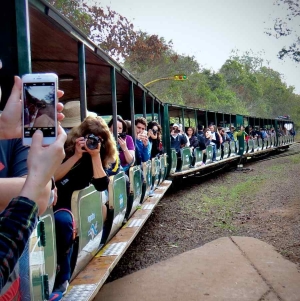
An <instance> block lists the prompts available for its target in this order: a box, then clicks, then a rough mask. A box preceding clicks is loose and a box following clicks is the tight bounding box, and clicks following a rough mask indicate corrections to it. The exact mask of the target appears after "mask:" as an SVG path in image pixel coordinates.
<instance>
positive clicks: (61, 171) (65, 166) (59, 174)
mask: <svg viewBox="0 0 300 301" xmlns="http://www.w3.org/2000/svg"><path fill="white" fill-rule="evenodd" d="M80 158H81V157H78V156H77V155H76V154H74V155H73V156H72V157H71V158H69V159H68V160H67V161H65V162H64V163H62V164H61V165H60V166H59V167H58V168H57V170H56V171H55V174H54V178H55V181H59V180H61V179H62V178H63V177H64V176H65V175H66V174H67V173H68V172H69V171H70V170H71V168H72V167H73V166H74V165H75V164H76V162H77V161H78V160H79V159H80Z"/></svg>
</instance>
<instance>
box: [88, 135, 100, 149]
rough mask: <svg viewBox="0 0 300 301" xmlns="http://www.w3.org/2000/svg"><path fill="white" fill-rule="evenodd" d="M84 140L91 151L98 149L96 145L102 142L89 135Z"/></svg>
mask: <svg viewBox="0 0 300 301" xmlns="http://www.w3.org/2000/svg"><path fill="white" fill-rule="evenodd" d="M85 140H86V146H87V147H88V148H89V149H91V150H93V149H96V148H97V147H98V143H99V142H102V140H101V139H100V138H99V137H97V136H95V135H94V134H89V135H87V136H86V137H85Z"/></svg>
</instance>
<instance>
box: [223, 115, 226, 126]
mask: <svg viewBox="0 0 300 301" xmlns="http://www.w3.org/2000/svg"><path fill="white" fill-rule="evenodd" d="M222 118H223V122H222V127H226V125H225V115H224V113H223V116H222Z"/></svg>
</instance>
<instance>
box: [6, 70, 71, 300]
mask: <svg viewBox="0 0 300 301" xmlns="http://www.w3.org/2000/svg"><path fill="white" fill-rule="evenodd" d="M21 89H22V82H21V79H20V78H19V77H18V76H16V77H15V84H14V86H13V89H12V92H11V95H10V97H9V99H8V101H7V103H6V106H5V108H4V111H3V112H2V113H1V114H0V139H10V140H1V154H0V161H1V170H0V177H1V178H2V179H1V183H0V184H1V185H0V186H1V187H0V190H1V198H0V199H1V200H0V207H1V209H0V211H1V213H0V229H1V231H0V232H1V235H0V262H1V264H0V295H1V296H2V297H0V299H1V300H2V298H4V300H11V298H13V299H14V298H15V297H16V296H15V295H14V294H13V292H12V291H11V290H10V287H9V284H10V283H8V281H9V276H10V275H12V272H13V271H14V268H15V266H16V264H17V262H18V260H19V258H20V256H21V255H22V254H23V250H24V249H25V246H26V244H27V242H28V239H29V237H30V235H31V233H32V232H33V230H34V229H35V226H36V223H37V216H38V215H41V214H43V213H44V211H45V210H46V208H47V207H48V204H49V196H50V187H51V181H50V179H51V176H53V174H54V172H55V169H56V168H57V167H58V166H59V164H60V162H61V160H62V159H63V158H64V155H65V154H64V149H63V145H64V142H65V140H66V134H65V132H64V131H63V129H62V128H61V127H60V126H59V127H58V136H57V139H56V141H55V142H54V143H53V144H51V145H50V146H49V147H43V146H42V140H43V134H42V132H41V131H37V132H36V133H35V134H34V135H33V137H32V145H31V148H30V151H29V153H28V148H26V147H24V146H23V145H22V141H21V140H20V139H15V138H19V137H21V136H22V133H21V129H22V127H21V124H22V118H21V116H22V112H21V110H22V106H21V102H20V95H21ZM62 95H63V93H62V91H60V90H59V91H58V97H60V96H62ZM0 100H1V88H0ZM62 107H63V106H62V104H61V103H59V104H58V105H57V110H58V111H61V110H62ZM57 117H58V120H62V118H63V115H62V114H60V113H58V116H57ZM27 155H28V157H27ZM26 161H27V162H26ZM26 163H27V165H26ZM27 168H28V170H27ZM27 174H28V176H26V175H27ZM48 182H50V184H49V183H48ZM47 183H48V184H47ZM10 200H11V201H10ZM25 272H28V271H25ZM6 285H7V286H6ZM15 288H16V286H15V287H14V291H15ZM6 289H7V290H6ZM17 289H18V287H17ZM6 293H7V295H6ZM7 297H8V299H6V298H7Z"/></svg>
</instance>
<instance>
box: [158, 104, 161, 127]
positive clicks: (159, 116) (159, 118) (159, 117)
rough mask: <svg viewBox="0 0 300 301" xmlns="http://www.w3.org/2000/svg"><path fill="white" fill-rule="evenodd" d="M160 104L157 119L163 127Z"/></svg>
mask: <svg viewBox="0 0 300 301" xmlns="http://www.w3.org/2000/svg"><path fill="white" fill-rule="evenodd" d="M160 106H161V105H160V103H158V112H157V114H158V118H157V122H158V123H159V124H160V125H161V110H160Z"/></svg>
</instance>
